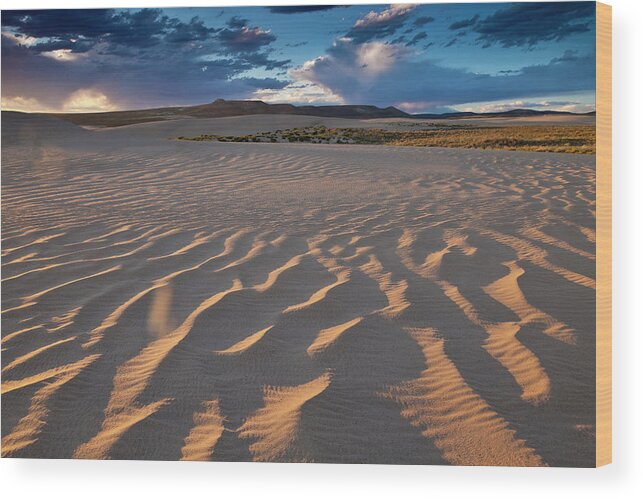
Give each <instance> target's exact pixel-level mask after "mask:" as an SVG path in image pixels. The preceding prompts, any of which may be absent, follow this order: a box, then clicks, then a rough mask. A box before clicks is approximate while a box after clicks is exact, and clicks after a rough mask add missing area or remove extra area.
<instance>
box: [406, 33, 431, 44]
mask: <svg viewBox="0 0 643 499" xmlns="http://www.w3.org/2000/svg"><path fill="white" fill-rule="evenodd" d="M427 36H428V35H427V34H426V31H420V32H419V33H417V34H416V35H415V36H414V37H413V38H411V40H410V41H408V42H407V43H406V46H407V47H412V46H414V45H417V44H418V42H419V41H420V40H424V39H425V38H426V37H427Z"/></svg>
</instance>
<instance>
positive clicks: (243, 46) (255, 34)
mask: <svg viewBox="0 0 643 499" xmlns="http://www.w3.org/2000/svg"><path fill="white" fill-rule="evenodd" d="M219 39H220V40H221V41H222V42H223V45H224V46H225V47H226V48H227V49H228V51H229V52H254V51H257V50H259V49H260V48H262V47H264V46H266V45H269V44H270V43H272V42H274V41H275V40H276V39H277V38H276V37H275V36H274V35H273V34H272V33H270V30H268V31H264V30H262V29H261V28H259V27H257V26H255V27H253V28H249V27H248V26H243V27H241V28H234V29H224V30H223V31H221V32H220V33H219Z"/></svg>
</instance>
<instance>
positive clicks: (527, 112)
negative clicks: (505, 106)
mask: <svg viewBox="0 0 643 499" xmlns="http://www.w3.org/2000/svg"><path fill="white" fill-rule="evenodd" d="M552 115H563V116H595V115H596V111H591V112H589V113H571V112H569V111H536V110H535V109H512V110H510V111H502V112H497V113H471V112H459V113H444V114H430V113H422V114H414V115H412V117H413V118H420V119H423V120H426V119H444V118H450V119H454V118H455V119H457V118H528V117H530V116H552Z"/></svg>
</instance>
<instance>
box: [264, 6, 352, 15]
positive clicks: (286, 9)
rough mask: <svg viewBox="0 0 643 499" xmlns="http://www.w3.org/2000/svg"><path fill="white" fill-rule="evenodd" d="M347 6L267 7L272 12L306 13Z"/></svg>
mask: <svg viewBox="0 0 643 499" xmlns="http://www.w3.org/2000/svg"><path fill="white" fill-rule="evenodd" d="M343 7H346V6H345V5H299V6H292V7H267V9H268V10H269V11H270V12H271V13H272V14H305V13H307V12H319V11H323V10H330V9H337V8H343Z"/></svg>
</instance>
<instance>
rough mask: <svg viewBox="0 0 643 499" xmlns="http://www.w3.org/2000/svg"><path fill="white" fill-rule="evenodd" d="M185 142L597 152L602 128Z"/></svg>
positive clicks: (307, 134) (272, 135)
mask: <svg viewBox="0 0 643 499" xmlns="http://www.w3.org/2000/svg"><path fill="white" fill-rule="evenodd" d="M178 139H179V140H192V141H218V142H273V143H274V142H299V143H302V142H303V143H309V144H381V145H391V146H414V147H463V148H468V149H504V150H511V151H537V152H563V153H573V154H596V129H595V127H594V126H590V125H577V126H565V125H545V126H503V127H480V126H474V125H458V126H450V125H446V126H444V125H438V126H431V127H427V128H425V129H422V130H385V129H382V128H326V127H325V126H314V127H305V128H290V129H286V130H275V131H271V132H260V133H257V134H254V135H241V136H230V135H226V136H224V135H200V136H198V137H178Z"/></svg>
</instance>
